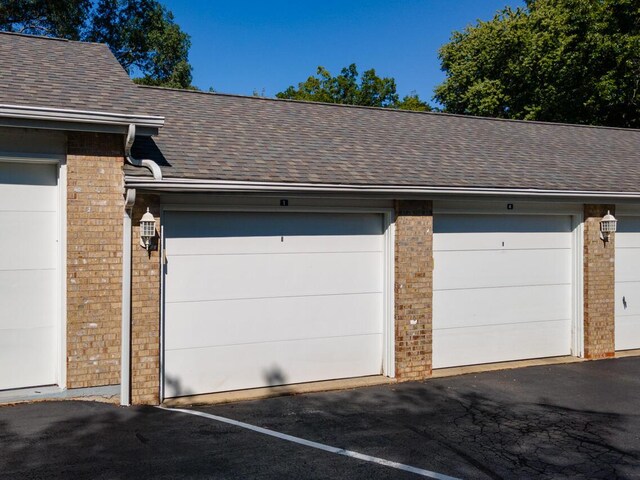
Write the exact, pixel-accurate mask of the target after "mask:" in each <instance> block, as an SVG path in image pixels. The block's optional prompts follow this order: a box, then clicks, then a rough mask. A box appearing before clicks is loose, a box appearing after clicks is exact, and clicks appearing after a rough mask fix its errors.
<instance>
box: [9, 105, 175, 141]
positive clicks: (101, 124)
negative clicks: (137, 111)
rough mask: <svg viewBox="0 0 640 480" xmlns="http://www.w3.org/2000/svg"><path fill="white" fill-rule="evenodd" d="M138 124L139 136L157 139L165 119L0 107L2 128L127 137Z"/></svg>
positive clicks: (109, 113) (22, 106) (91, 112)
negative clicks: (117, 134)
mask: <svg viewBox="0 0 640 480" xmlns="http://www.w3.org/2000/svg"><path fill="white" fill-rule="evenodd" d="M131 124H135V125H136V127H137V133H138V135H145V136H150V135H155V134H157V133H158V129H160V128H161V127H162V126H163V125H164V117H160V116H155V115H129V114H122V113H111V112H100V111H87V110H71V109H62V108H50V107H32V106H26V105H5V104H0V126H7V127H27V128H44V129H51V130H78V131H90V132H100V133H127V129H128V127H129V125H131Z"/></svg>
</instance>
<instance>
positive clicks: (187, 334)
mask: <svg viewBox="0 0 640 480" xmlns="http://www.w3.org/2000/svg"><path fill="white" fill-rule="evenodd" d="M382 308H383V306H382V298H381V297H380V294H379V293H364V294H361V295H335V296H324V295H319V296H300V297H280V298H278V297H276V298H253V299H241V300H223V301H211V302H179V303H168V304H167V306H166V316H167V318H172V319H180V321H179V322H171V323H170V324H167V326H166V330H165V332H166V335H165V336H166V340H165V345H166V348H167V349H168V350H178V349H185V348H192V347H197V348H200V347H208V346H225V345H236V344H241V343H247V344H252V343H260V342H278V341H297V340H308V339H313V338H333V337H343V336H349V337H352V336H358V335H379V334H380V331H379V325H378V324H377V323H376V322H372V321H371V319H372V318H377V317H378V315H379V312H380V311H382ZM256 312H260V318H259V319H256V314H255V313H256ZM326 318H348V319H349V321H348V322H341V323H338V322H327V321H326V320H325V319H326ZM229 319H233V321H232V322H230V321H228V320H229ZM193 332H200V335H198V336H194V335H193Z"/></svg>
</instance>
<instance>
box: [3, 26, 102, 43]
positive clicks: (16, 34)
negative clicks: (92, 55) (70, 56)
mask: <svg viewBox="0 0 640 480" xmlns="http://www.w3.org/2000/svg"><path fill="white" fill-rule="evenodd" d="M0 35H11V36H14V37H26V38H35V39H39V40H51V41H53V42H67V43H82V44H84V45H104V46H107V45H106V44H105V43H101V42H86V41H84V40H69V39H68V38H61V37H49V36H47V35H34V34H32V33H22V32H7V31H5V30H0Z"/></svg>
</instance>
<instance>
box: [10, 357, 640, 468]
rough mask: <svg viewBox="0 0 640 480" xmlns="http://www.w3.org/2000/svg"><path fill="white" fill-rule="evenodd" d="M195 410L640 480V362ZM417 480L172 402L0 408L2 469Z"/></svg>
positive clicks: (404, 450)
mask: <svg viewBox="0 0 640 480" xmlns="http://www.w3.org/2000/svg"><path fill="white" fill-rule="evenodd" d="M192 410H196V411H199V412H205V413H207V414H212V415H217V416H222V417H225V418H228V419H233V420H235V421H239V422H245V423H247V424H250V425H252V426H257V427H264V428H267V429H269V430H270V431H274V432H279V433H282V434H286V435H292V436H295V437H297V438H301V439H304V440H309V441H312V442H317V443H319V444H322V445H329V446H333V447H339V448H344V449H347V450H349V451H354V452H358V453H361V454H364V455H368V456H371V457H375V458H379V459H385V460H389V461H393V462H397V463H399V464H403V465H406V466H410V467H415V468H416V469H422V470H426V471H430V472H435V473H439V474H443V475H448V476H452V477H457V478H468V479H499V478H585V479H587V478H589V479H595V478H601V479H611V478H640V358H639V357H629V358H620V359H615V360H605V361H599V362H583V363H574V364H565V365H554V366H544V367H530V368H523V369H518V370H504V371H499V372H490V373H483V374H474V375H465V376H460V377H450V378H440V379H433V380H429V381H427V382H415V383H405V384H397V385H385V386H378V387H368V388H361V389H357V390H347V391H340V392H327V393H314V394H306V395H295V396H288V397H278V398H272V399H267V400H259V401H248V402H239V403H235V404H227V405H216V406H204V407H203V406H200V407H193V408H192ZM52 477H64V478H105V479H106V478H109V479H111V478H151V477H152V478H225V479H227V478H243V479H244V478H260V479H276V478H278V479H279V478H367V479H377V478H393V479H395V478H398V479H403V478H421V477H420V476H419V475H418V474H415V473H411V472H408V471H403V470H398V469H397V468H393V467H389V466H385V465H380V464H378V463H374V462H372V461H367V460H362V459H357V458H350V457H346V456H344V455H340V454H336V453H332V452H328V451H324V450H319V449H318V448H312V447H309V446H306V445H301V444H299V443H295V442H292V441H289V440H287V439H282V438H276V437H273V436H269V435H265V434H263V433H259V432H255V431H252V430H248V429H247V428H243V427H238V426H236V425H231V424H228V423H223V422H220V421H216V420H212V419H210V418H202V417H197V416H194V415H190V414H184V413H179V412H173V411H166V410H160V409H157V408H153V407H147V408H139V407H133V408H122V407H116V406H113V405H107V404H98V403H88V402H50V403H38V404H30V405H26V404H23V405H16V406H7V407H2V408H0V478H7V479H8V478H11V479H16V478H52Z"/></svg>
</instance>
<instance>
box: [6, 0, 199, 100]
mask: <svg viewBox="0 0 640 480" xmlns="http://www.w3.org/2000/svg"><path fill="white" fill-rule="evenodd" d="M0 30H4V31H9V32H20V33H29V34H39V35H46V36H52V37H60V38H67V39H69V40H83V41H91V42H101V43H106V44H107V45H108V46H109V48H110V49H111V51H112V52H113V54H114V55H115V57H116V58H117V59H118V61H119V62H120V64H121V65H122V66H123V68H124V69H125V70H126V71H127V72H128V73H129V74H130V75H132V76H133V77H134V81H136V82H137V83H142V84H146V85H158V86H166V87H174V88H193V87H191V79H192V77H191V70H192V68H191V65H190V64H189V61H188V54H189V48H190V46H191V41H190V39H189V36H188V35H187V34H186V33H184V32H183V31H182V30H181V29H180V27H179V26H178V25H177V24H176V23H175V21H174V17H173V14H172V13H171V12H170V11H169V10H167V9H166V8H165V7H164V6H163V5H162V4H161V3H160V2H159V1H157V0H96V1H92V0H0Z"/></svg>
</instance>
